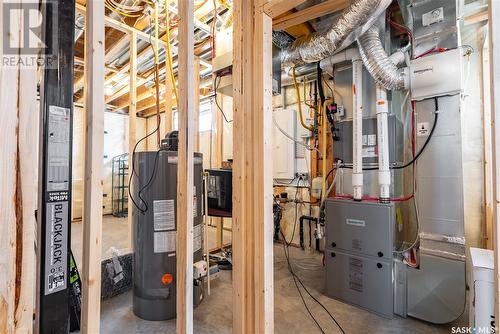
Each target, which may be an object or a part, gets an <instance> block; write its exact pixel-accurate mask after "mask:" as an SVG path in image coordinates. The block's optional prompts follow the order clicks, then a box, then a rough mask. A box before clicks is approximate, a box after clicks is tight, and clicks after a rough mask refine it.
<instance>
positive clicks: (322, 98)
mask: <svg viewBox="0 0 500 334" xmlns="http://www.w3.org/2000/svg"><path fill="white" fill-rule="evenodd" d="M316 81H317V83H318V94H319V101H320V102H321V106H323V103H325V100H326V97H325V91H324V90H323V70H322V69H321V66H320V62H319V61H318V62H317V64H316Z"/></svg>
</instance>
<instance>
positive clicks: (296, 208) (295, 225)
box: [283, 176, 302, 247]
mask: <svg viewBox="0 0 500 334" xmlns="http://www.w3.org/2000/svg"><path fill="white" fill-rule="evenodd" d="M301 180H302V176H299V180H298V181H297V184H299V183H300V181H301ZM298 196H299V188H298V187H297V190H295V198H294V202H295V214H294V220H293V230H292V237H291V238H290V242H287V241H286V239H285V238H283V240H284V242H285V244H286V246H287V247H289V246H290V245H291V244H292V241H293V237H294V236H295V230H296V229H297V216H298V210H299V202H298V200H297V199H298Z"/></svg>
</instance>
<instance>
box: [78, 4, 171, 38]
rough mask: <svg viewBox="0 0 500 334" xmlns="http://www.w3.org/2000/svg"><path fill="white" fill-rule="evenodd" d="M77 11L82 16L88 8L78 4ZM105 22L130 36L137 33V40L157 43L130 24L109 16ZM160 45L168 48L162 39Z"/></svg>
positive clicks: (105, 18)
mask: <svg viewBox="0 0 500 334" xmlns="http://www.w3.org/2000/svg"><path fill="white" fill-rule="evenodd" d="M76 10H77V11H78V12H80V13H82V14H85V11H86V7H85V6H84V5H82V4H79V3H77V4H76ZM104 21H105V24H106V25H107V26H108V27H111V28H114V29H116V30H119V31H122V32H124V33H127V34H130V33H131V32H132V31H133V32H135V33H136V34H137V38H140V39H142V40H143V41H146V42H149V41H152V42H156V38H155V37H153V36H150V35H149V34H148V33H146V32H144V31H142V30H139V29H136V28H134V27H131V26H129V25H128V24H125V23H123V22H120V21H117V20H115V19H112V18H111V17H109V16H105V17H104ZM158 43H159V44H161V45H163V46H166V45H167V43H168V42H166V41H164V40H162V39H161V38H159V39H158Z"/></svg>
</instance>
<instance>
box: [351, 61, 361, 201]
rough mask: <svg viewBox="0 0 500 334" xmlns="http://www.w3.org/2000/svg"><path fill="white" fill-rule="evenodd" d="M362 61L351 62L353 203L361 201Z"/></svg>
mask: <svg viewBox="0 0 500 334" xmlns="http://www.w3.org/2000/svg"><path fill="white" fill-rule="evenodd" d="M362 151H363V61H362V60H361V58H353V60H352V189H353V198H354V200H355V201H361V200H362V199H363V152H362Z"/></svg>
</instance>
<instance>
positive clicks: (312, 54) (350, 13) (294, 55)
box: [281, 0, 391, 67]
mask: <svg viewBox="0 0 500 334" xmlns="http://www.w3.org/2000/svg"><path fill="white" fill-rule="evenodd" d="M390 3H391V0H354V1H352V2H351V4H350V5H349V6H348V7H347V8H346V9H344V11H343V12H342V14H341V15H340V16H339V18H337V19H336V20H335V22H334V23H333V25H332V26H331V27H330V28H329V29H327V30H326V31H325V32H318V33H314V34H311V35H307V36H304V37H302V38H299V39H297V40H296V41H295V42H293V43H292V45H290V46H289V47H288V48H287V49H285V50H283V52H282V55H281V61H282V66H283V67H288V66H300V65H304V64H306V63H313V62H317V61H320V60H321V59H324V58H326V57H328V56H331V55H333V54H334V53H335V52H336V51H340V50H341V49H342V48H344V47H346V46H348V45H349V44H351V43H352V42H354V41H355V40H356V38H357V37H358V36H359V35H361V34H362V33H363V30H366V29H367V27H369V26H371V24H372V23H373V21H374V20H375V19H376V18H377V17H378V16H379V15H380V14H381V13H382V12H384V11H385V9H386V8H387V7H388V6H389V4H390Z"/></svg>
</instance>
